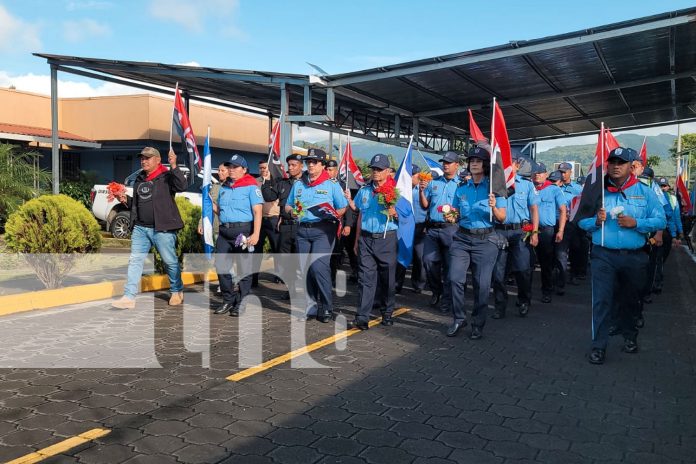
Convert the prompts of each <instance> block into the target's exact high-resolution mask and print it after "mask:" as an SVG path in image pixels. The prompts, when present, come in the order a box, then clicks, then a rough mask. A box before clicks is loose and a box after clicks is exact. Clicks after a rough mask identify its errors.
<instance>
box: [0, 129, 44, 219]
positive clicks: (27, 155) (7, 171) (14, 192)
mask: <svg viewBox="0 0 696 464" xmlns="http://www.w3.org/2000/svg"><path fill="white" fill-rule="evenodd" d="M38 156H39V154H38V153H37V152H31V151H20V150H18V149H17V148H16V147H15V146H14V145H10V144H6V143H0V232H2V231H4V228H5V221H7V217H8V216H9V215H10V213H12V211H14V210H15V209H16V208H17V207H18V206H20V205H21V204H22V203H24V202H25V201H27V200H30V199H31V198H34V197H36V196H38V195H39V194H40V193H41V192H43V191H45V190H46V189H47V188H48V186H49V184H50V181H51V175H50V173H49V172H47V171H44V170H41V169H39V168H38V163H37V162H36V161H37V160H38Z"/></svg>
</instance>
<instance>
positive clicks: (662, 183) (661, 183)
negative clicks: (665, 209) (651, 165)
mask: <svg viewBox="0 0 696 464" xmlns="http://www.w3.org/2000/svg"><path fill="white" fill-rule="evenodd" d="M657 183H658V184H659V186H660V187H664V186H665V185H666V186H667V187H669V181H668V180H667V178H666V177H660V178H659V179H657Z"/></svg>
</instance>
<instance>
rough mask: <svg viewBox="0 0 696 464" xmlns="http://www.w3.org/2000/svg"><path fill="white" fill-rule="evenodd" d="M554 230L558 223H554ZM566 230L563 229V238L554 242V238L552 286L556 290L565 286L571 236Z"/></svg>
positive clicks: (560, 289) (556, 229) (556, 230)
mask: <svg viewBox="0 0 696 464" xmlns="http://www.w3.org/2000/svg"><path fill="white" fill-rule="evenodd" d="M555 232H558V224H556V228H555V231H554V233H555ZM567 232H568V230H567V229H566V230H564V231H563V240H561V241H560V242H558V243H556V241H555V240H554V247H553V256H554V263H553V267H554V283H553V284H554V287H555V288H556V290H557V291H562V290H563V289H564V288H565V283H566V274H567V272H568V271H567V270H568V249H569V248H570V239H571V237H570V236H569V235H568V234H567Z"/></svg>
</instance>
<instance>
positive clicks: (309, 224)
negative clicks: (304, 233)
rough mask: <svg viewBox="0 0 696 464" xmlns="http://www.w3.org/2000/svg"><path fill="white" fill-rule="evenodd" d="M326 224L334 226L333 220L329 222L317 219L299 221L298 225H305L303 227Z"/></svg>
mask: <svg viewBox="0 0 696 464" xmlns="http://www.w3.org/2000/svg"><path fill="white" fill-rule="evenodd" d="M327 225H332V226H335V225H336V223H335V222H330V221H317V222H300V227H305V228H308V229H310V228H312V227H324V226H327Z"/></svg>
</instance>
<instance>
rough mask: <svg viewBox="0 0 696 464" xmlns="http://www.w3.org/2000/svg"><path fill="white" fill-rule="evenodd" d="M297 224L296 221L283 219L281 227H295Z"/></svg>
mask: <svg viewBox="0 0 696 464" xmlns="http://www.w3.org/2000/svg"><path fill="white" fill-rule="evenodd" d="M296 224H297V221H296V220H295V219H285V218H283V222H281V223H280V225H281V226H294V225H296Z"/></svg>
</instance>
